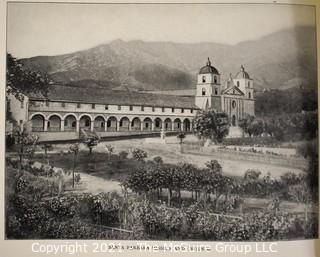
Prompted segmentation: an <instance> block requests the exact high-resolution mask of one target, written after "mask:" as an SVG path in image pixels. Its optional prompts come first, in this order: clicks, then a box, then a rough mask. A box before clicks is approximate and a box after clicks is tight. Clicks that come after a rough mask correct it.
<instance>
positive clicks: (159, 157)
mask: <svg viewBox="0 0 320 257" xmlns="http://www.w3.org/2000/svg"><path fill="white" fill-rule="evenodd" d="M153 161H154V162H155V163H156V164H157V165H162V164H163V160H162V157H161V156H155V157H154V158H153Z"/></svg>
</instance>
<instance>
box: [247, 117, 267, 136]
mask: <svg viewBox="0 0 320 257" xmlns="http://www.w3.org/2000/svg"><path fill="white" fill-rule="evenodd" d="M263 129H264V128H263V121H262V120H260V119H259V120H254V121H253V122H252V123H250V125H249V126H248V133H249V135H250V136H251V135H254V136H260V135H261V134H262V133H263V131H264V130H263Z"/></svg>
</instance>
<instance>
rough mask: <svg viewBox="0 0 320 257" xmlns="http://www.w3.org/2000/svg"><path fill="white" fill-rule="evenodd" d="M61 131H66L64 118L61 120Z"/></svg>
mask: <svg viewBox="0 0 320 257" xmlns="http://www.w3.org/2000/svg"><path fill="white" fill-rule="evenodd" d="M60 131H64V120H61V125H60Z"/></svg>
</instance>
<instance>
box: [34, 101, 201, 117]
mask: <svg viewBox="0 0 320 257" xmlns="http://www.w3.org/2000/svg"><path fill="white" fill-rule="evenodd" d="M119 108H120V109H119ZM29 110H30V111H32V112H37V111H43V112H47V111H51V112H52V111H54V112H60V113H68V112H72V113H89V114H96V113H101V114H106V115H113V114H114V115H121V114H134V115H169V116H177V115H179V116H180V117H189V116H194V114H195V112H196V111H195V110H193V109H192V108H174V110H172V108H171V107H164V108H162V107H154V108H153V107H151V106H144V107H143V109H142V106H131V107H130V105H121V106H120V107H119V106H118V105H107V109H106V105H103V104H95V105H92V104H84V103H81V104H80V107H79V108H78V104H77V103H70V102H69V103H67V102H51V101H50V102H48V103H46V102H45V101H30V106H29Z"/></svg>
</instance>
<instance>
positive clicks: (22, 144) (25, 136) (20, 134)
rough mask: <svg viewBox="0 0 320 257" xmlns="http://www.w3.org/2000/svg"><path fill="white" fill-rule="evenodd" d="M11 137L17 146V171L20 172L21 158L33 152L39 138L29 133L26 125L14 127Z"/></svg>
mask: <svg viewBox="0 0 320 257" xmlns="http://www.w3.org/2000/svg"><path fill="white" fill-rule="evenodd" d="M13 135H14V138H15V142H16V144H17V145H18V156H19V171H21V169H22V160H23V157H24V156H25V155H26V154H30V153H31V154H32V153H33V152H34V149H35V146H36V143H37V142H38V139H39V137H38V136H36V135H33V134H30V133H29V129H28V124H27V123H24V124H22V126H16V127H15V128H14V133H13Z"/></svg>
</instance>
